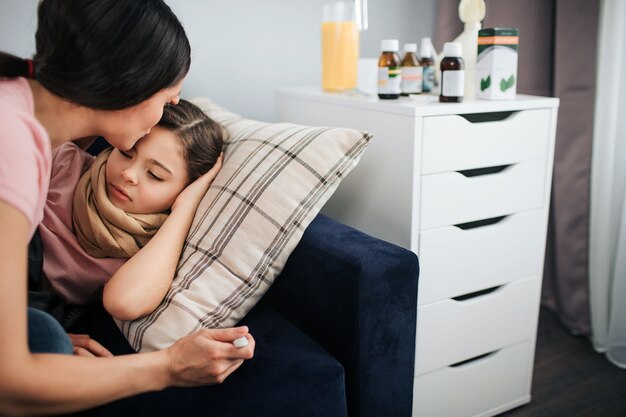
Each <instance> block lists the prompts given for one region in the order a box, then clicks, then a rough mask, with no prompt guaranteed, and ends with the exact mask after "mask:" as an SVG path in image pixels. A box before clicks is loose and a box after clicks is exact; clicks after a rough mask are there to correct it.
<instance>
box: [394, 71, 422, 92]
mask: <svg viewBox="0 0 626 417" xmlns="http://www.w3.org/2000/svg"><path fill="white" fill-rule="evenodd" d="M422 82H423V80H422V67H402V81H401V82H400V90H402V92H403V93H404V94H413V93H421V92H422Z"/></svg>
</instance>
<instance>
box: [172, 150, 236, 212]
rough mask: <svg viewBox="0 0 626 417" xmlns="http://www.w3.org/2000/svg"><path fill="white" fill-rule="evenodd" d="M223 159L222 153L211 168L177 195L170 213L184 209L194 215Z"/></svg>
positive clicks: (220, 167)
mask: <svg viewBox="0 0 626 417" xmlns="http://www.w3.org/2000/svg"><path fill="white" fill-rule="evenodd" d="M223 159H224V153H222V154H221V155H220V156H219V158H217V161H216V162H215V165H213V168H211V169H210V170H209V172H207V173H206V174H204V175H202V176H201V177H200V178H198V179H197V180H195V181H194V182H192V183H191V184H189V185H188V186H187V187H186V188H185V189H184V190H183V191H182V192H181V193H180V194H179V195H178V197H176V200H175V201H174V204H172V212H174V211H177V210H181V209H186V210H189V211H190V212H191V213H195V211H196V208H198V205H199V204H200V201H202V198H203V197H204V195H205V194H206V192H207V190H208V189H209V187H210V186H211V183H212V182H213V180H214V179H215V177H216V176H217V173H218V172H220V169H222V161H223Z"/></svg>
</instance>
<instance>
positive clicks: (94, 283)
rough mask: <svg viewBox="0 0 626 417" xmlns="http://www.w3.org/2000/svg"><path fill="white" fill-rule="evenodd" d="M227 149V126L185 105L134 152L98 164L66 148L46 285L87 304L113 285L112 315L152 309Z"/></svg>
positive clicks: (46, 241)
mask: <svg viewBox="0 0 626 417" xmlns="http://www.w3.org/2000/svg"><path fill="white" fill-rule="evenodd" d="M222 143H223V130H222V128H221V127H220V126H219V124H217V123H216V122H214V121H213V120H211V119H210V118H209V117H208V116H207V115H206V114H204V112H202V110H200V109H199V108H198V107H196V106H194V105H193V104H191V103H190V102H188V101H185V100H180V102H179V103H178V104H177V105H176V106H166V107H165V110H164V112H163V116H162V117H161V120H160V121H159V123H158V124H157V126H156V127H155V128H153V129H152V130H151V131H150V133H149V134H148V135H147V136H145V137H143V138H141V139H139V140H138V141H137V143H135V146H134V147H133V148H131V149H130V150H128V151H121V150H118V149H108V150H105V151H103V152H102V153H101V154H100V155H99V156H98V158H94V157H93V156H91V155H90V154H88V153H87V152H85V151H83V150H82V149H80V148H79V147H78V146H77V145H76V144H74V143H72V142H68V143H65V144H63V145H61V146H60V147H59V148H57V149H56V150H55V151H54V152H53V159H52V175H51V177H50V187H49V190H48V198H47V202H46V206H45V209H44V217H43V221H42V223H41V224H40V225H39V232H40V236H41V241H42V246H43V255H44V256H43V268H42V272H43V277H41V280H42V281H44V282H45V283H46V284H47V285H46V286H45V287H48V286H50V287H52V289H53V290H54V293H55V294H57V295H59V296H60V297H61V298H62V299H63V300H64V301H65V302H68V303H70V304H85V303H87V302H89V301H90V300H91V299H92V298H93V297H94V295H95V294H96V293H97V291H98V290H99V289H100V288H101V287H102V286H103V285H104V284H105V283H106V284H107V285H106V287H105V291H104V296H103V302H104V306H105V308H106V309H107V311H108V312H109V313H110V314H111V315H112V316H113V317H115V318H117V319H119V320H134V319H137V318H139V317H142V316H144V315H146V314H148V313H150V312H152V311H153V310H154V309H155V308H156V307H157V306H158V305H159V303H160V302H161V300H162V299H163V297H164V296H165V294H166V292H167V290H168V289H169V287H170V285H171V282H172V278H173V277H174V275H175V272H176V264H177V261H178V258H179V256H180V253H181V251H182V248H183V244H184V240H185V237H186V235H187V232H188V230H189V227H190V226H191V221H192V220H193V216H194V214H195V211H196V208H197V206H198V204H199V203H200V200H201V199H202V197H203V196H204V194H205V192H206V190H207V188H208V186H209V185H210V184H211V182H212V180H213V179H214V177H215V175H216V173H217V172H218V171H219V168H220V167H221V158H220V153H221V149H222ZM207 173H208V174H207ZM196 180H198V181H197V183H196ZM183 190H184V191H183ZM170 209H171V211H170ZM129 258H131V259H130V260H128V259H129ZM127 260H128V262H127Z"/></svg>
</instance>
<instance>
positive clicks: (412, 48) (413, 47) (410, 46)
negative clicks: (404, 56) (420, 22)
mask: <svg viewBox="0 0 626 417" xmlns="http://www.w3.org/2000/svg"><path fill="white" fill-rule="evenodd" d="M404 52H417V44H416V43H405V44H404Z"/></svg>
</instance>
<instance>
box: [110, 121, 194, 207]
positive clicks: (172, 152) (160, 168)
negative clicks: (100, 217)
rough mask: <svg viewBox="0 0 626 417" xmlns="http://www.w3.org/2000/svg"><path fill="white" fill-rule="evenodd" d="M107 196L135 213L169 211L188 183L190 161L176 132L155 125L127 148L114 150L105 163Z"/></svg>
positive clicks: (114, 203) (114, 202) (118, 205)
mask: <svg viewBox="0 0 626 417" xmlns="http://www.w3.org/2000/svg"><path fill="white" fill-rule="evenodd" d="M106 183H107V188H106V190H107V195H108V197H109V199H110V200H111V202H112V203H113V205H115V206H116V207H117V208H120V209H122V210H124V211H125V212H127V213H133V214H154V213H160V212H162V211H165V210H167V209H168V208H170V207H171V206H172V204H173V203H174V200H176V197H177V196H178V194H180V192H181V191H182V190H183V189H184V188H185V186H186V184H187V164H186V162H185V159H184V157H183V148H182V145H181V144H180V141H179V139H178V138H177V137H176V135H175V134H174V133H172V132H170V131H169V130H166V129H163V128H161V127H159V126H156V127H155V128H154V129H152V131H151V132H150V134H148V135H147V136H145V137H144V138H142V139H140V140H138V141H137V143H135V146H133V147H132V148H130V149H129V150H127V151H120V150H118V149H113V151H112V152H111V155H109V159H108V161H107V164H106Z"/></svg>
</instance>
